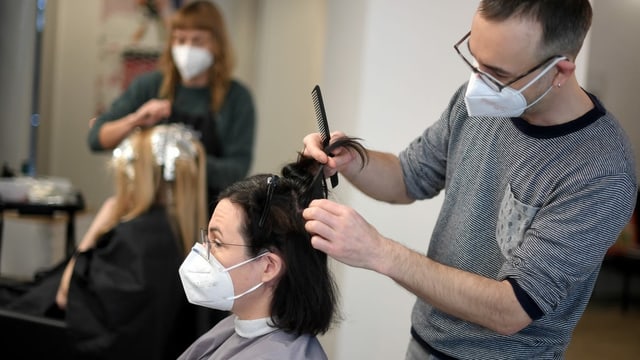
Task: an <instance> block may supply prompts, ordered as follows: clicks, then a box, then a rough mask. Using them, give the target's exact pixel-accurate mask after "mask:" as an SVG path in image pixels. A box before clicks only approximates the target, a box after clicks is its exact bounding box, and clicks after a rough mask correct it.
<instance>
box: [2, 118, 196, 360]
mask: <svg viewBox="0 0 640 360" xmlns="http://www.w3.org/2000/svg"><path fill="white" fill-rule="evenodd" d="M204 158H205V155H204V150H203V149H202V146H201V145H200V143H199V141H198V140H197V138H195V137H194V134H193V133H192V132H191V131H190V130H188V129H186V128H185V127H183V126H181V125H178V124H172V125H161V126H156V127H153V128H147V129H144V130H140V131H136V132H133V133H132V134H131V135H130V136H129V137H127V138H126V139H125V140H124V141H123V142H122V143H121V144H120V145H119V146H118V147H117V148H116V149H115V150H114V151H113V157H112V159H111V160H110V165H111V168H112V170H113V174H114V180H115V185H116V191H115V195H114V196H113V197H111V198H109V199H108V200H107V201H106V202H105V203H104V205H103V206H102V208H101V209H100V211H99V212H98V214H97V215H96V217H95V218H94V220H93V222H92V224H91V226H90V228H89V230H88V232H87V233H86V235H85V236H84V237H83V239H82V241H81V243H80V244H79V245H78V249H77V251H76V253H75V254H74V256H73V257H72V258H71V259H70V260H69V262H68V263H67V264H66V267H64V272H63V274H62V276H61V275H60V273H61V271H54V272H52V273H51V274H49V275H47V278H46V279H45V280H43V281H41V282H39V284H38V285H36V286H35V287H34V288H33V289H31V290H30V291H29V292H27V293H26V294H24V295H23V296H21V297H20V298H18V299H17V300H15V301H13V302H12V303H10V304H9V306H8V307H7V308H8V309H10V310H14V311H21V312H24V313H28V314H32V315H40V316H41V315H46V316H53V317H56V316H57V317H58V318H63V319H64V320H65V322H66V325H67V331H68V334H69V338H70V345H71V347H72V348H73V349H74V350H75V352H76V353H77V355H79V356H78V357H79V358H82V359H175V358H176V356H178V355H179V354H180V353H181V352H182V351H184V349H185V348H186V347H187V346H188V345H189V344H190V343H191V342H192V341H193V340H194V339H195V338H196V337H197V334H196V332H195V326H194V325H193V324H194V321H193V317H192V316H193V314H194V311H193V310H194V309H195V307H193V306H192V305H190V304H189V303H188V302H187V300H186V298H185V296H184V294H183V293H182V287H181V285H180V279H179V276H178V268H179V266H180V264H181V263H182V261H183V259H184V258H185V255H186V253H188V251H189V249H190V248H191V247H192V245H193V244H194V243H195V241H196V239H197V238H198V227H199V224H202V223H203V222H204V221H205V220H206V217H207V216H206V210H205V209H206V208H205V203H204V199H205V196H204ZM59 268H60V269H63V267H59ZM54 299H55V302H54ZM56 304H57V306H56ZM54 310H57V311H54Z"/></svg>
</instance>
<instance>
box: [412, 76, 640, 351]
mask: <svg viewBox="0 0 640 360" xmlns="http://www.w3.org/2000/svg"><path fill="white" fill-rule="evenodd" d="M465 90H466V86H462V87H461V88H460V89H459V90H458V91H457V92H456V94H455V95H454V96H453V98H452V100H451V102H450V104H449V106H448V108H447V110H446V111H445V112H444V113H443V114H442V116H441V118H440V119H439V120H438V121H437V122H436V123H435V124H434V125H433V126H431V127H429V128H428V129H426V130H425V131H424V133H423V134H422V135H420V136H419V137H418V138H416V139H415V140H414V141H413V142H412V143H411V144H410V145H409V146H408V147H407V148H406V149H405V150H404V151H402V152H401V153H400V161H401V164H402V169H403V173H404V177H405V183H406V187H407V190H408V192H409V195H410V196H412V197H413V198H415V199H426V198H431V197H433V196H435V195H437V194H438V193H439V192H440V191H442V190H444V191H445V197H444V203H443V206H442V209H441V211H440V214H439V217H438V221H437V224H436V226H435V229H434V231H433V234H432V237H431V240H430V243H429V250H428V253H427V256H429V257H430V258H431V259H433V260H436V261H438V262H440V263H443V264H446V265H449V266H453V267H456V268H459V269H462V270H465V271H469V272H473V273H476V274H480V275H482V276H485V277H488V278H492V279H496V280H503V279H508V280H509V281H510V282H511V284H512V285H513V286H514V290H515V291H516V294H517V297H518V300H519V301H520V302H521V304H522V305H523V307H524V308H525V310H526V311H527V312H528V313H529V315H530V316H531V317H532V318H533V319H534V321H533V323H531V324H530V325H529V326H528V327H526V328H525V329H523V330H522V331H520V332H519V333H517V334H515V335H512V336H504V335H500V334H497V333H495V332H493V331H491V330H488V329H486V328H484V327H481V326H478V325H475V324H472V323H469V322H465V321H462V320H460V319H457V318H455V317H452V316H449V315H448V314H445V313H443V312H441V311H439V310H438V309H435V308H433V307H432V306H430V305H429V304H427V303H425V302H423V301H421V300H420V299H418V300H417V301H416V304H415V305H414V309H413V312H412V326H413V328H414V330H415V333H417V335H418V336H419V337H420V338H421V339H422V340H424V341H426V342H427V343H428V344H429V345H430V346H432V347H433V348H435V349H436V350H439V351H441V352H443V353H445V354H448V355H450V356H453V357H456V358H460V359H558V358H562V357H563V354H564V351H565V350H566V347H567V345H568V344H569V340H570V338H571V334H572V332H573V329H574V327H575V325H576V323H577V322H578V320H579V318H580V316H581V315H582V313H583V311H584V309H585V306H586V305H587V303H588V301H589V297H590V295H591V293H592V290H593V287H594V284H595V281H596V278H597V275H598V272H599V270H600V264H601V261H602V258H603V256H604V254H605V252H606V250H607V249H608V248H609V246H611V245H612V244H613V243H614V241H615V240H616V238H617V236H618V234H619V233H620V231H621V230H622V228H623V227H624V225H625V224H626V223H627V222H628V220H629V218H630V216H631V213H632V211H633V208H634V205H635V201H636V198H637V182H636V175H635V165H634V159H633V151H632V149H631V146H630V143H629V140H628V139H627V137H626V135H625V134H624V131H623V130H622V128H621V126H620V125H619V124H618V122H617V121H616V119H615V118H614V117H613V116H612V115H611V114H610V113H608V112H607V111H606V110H605V109H604V107H603V106H602V105H601V104H600V102H599V101H598V99H596V98H595V96H593V95H591V94H589V96H590V97H591V99H592V100H593V102H594V104H595V107H594V108H593V109H592V110H591V111H589V112H588V113H587V114H585V115H584V116H582V117H581V118H579V119H576V120H574V121H571V122H569V123H566V124H562V125H557V126H549V127H538V126H532V125H530V124H528V123H526V122H525V121H524V120H523V119H521V118H490V117H469V116H468V115H467V111H466V108H465V104H464V93H465Z"/></svg>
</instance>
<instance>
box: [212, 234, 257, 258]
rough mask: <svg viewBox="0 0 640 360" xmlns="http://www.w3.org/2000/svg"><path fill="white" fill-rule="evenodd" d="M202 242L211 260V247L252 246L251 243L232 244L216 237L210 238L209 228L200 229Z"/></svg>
mask: <svg viewBox="0 0 640 360" xmlns="http://www.w3.org/2000/svg"><path fill="white" fill-rule="evenodd" d="M200 243H201V244H202V245H203V246H204V247H206V248H207V260H209V257H210V256H211V249H214V250H215V249H219V248H222V247H224V246H242V247H250V246H249V245H245V244H230V243H225V242H222V241H220V240H218V239H214V240H210V239H209V232H208V231H207V229H203V228H201V229H200Z"/></svg>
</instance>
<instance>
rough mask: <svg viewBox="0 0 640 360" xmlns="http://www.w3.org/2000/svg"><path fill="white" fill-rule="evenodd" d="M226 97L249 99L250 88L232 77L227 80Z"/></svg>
mask: <svg viewBox="0 0 640 360" xmlns="http://www.w3.org/2000/svg"><path fill="white" fill-rule="evenodd" d="M227 98H228V99H248V100H251V90H249V87H248V86H247V85H245V84H244V83H243V82H241V81H240V80H237V79H232V80H231V81H230V82H229V92H228V93H227Z"/></svg>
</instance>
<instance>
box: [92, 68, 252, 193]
mask: <svg viewBox="0 0 640 360" xmlns="http://www.w3.org/2000/svg"><path fill="white" fill-rule="evenodd" d="M161 84H162V74H161V73H160V72H158V71H153V72H149V73H146V74H143V75H141V76H138V77H137V78H136V79H134V80H133V81H132V83H131V85H130V86H129V87H128V88H127V89H126V91H125V92H124V93H123V94H122V95H120V97H118V98H117V99H116V100H115V101H114V102H113V104H112V105H111V108H109V109H108V110H107V111H106V112H104V113H103V114H101V115H100V116H98V118H97V120H96V123H95V124H94V126H93V127H92V128H91V129H90V130H89V136H88V142H89V147H90V148H91V150H92V151H104V150H107V149H104V148H103V147H102V145H101V144H100V141H99V139H98V133H99V132H100V128H101V127H102V125H103V124H104V123H106V122H109V121H114V120H117V119H120V118H122V117H124V116H126V115H128V114H130V113H132V112H134V111H136V110H137V109H138V108H139V107H140V106H142V105H143V104H144V103H145V102H147V101H149V100H151V99H154V98H158V92H159V89H160V85H161ZM210 101H211V92H210V90H209V88H208V87H201V88H188V87H184V86H178V88H177V90H176V97H175V100H174V102H173V104H172V108H171V113H172V114H171V118H170V119H169V121H171V122H185V123H192V125H193V127H194V128H195V130H198V131H201V132H202V131H203V130H206V129H208V130H207V131H208V133H207V134H202V135H203V144H204V146H205V149H206V150H207V184H208V188H209V201H210V202H211V201H212V200H213V199H214V197H215V196H217V193H218V192H220V191H221V190H222V189H224V188H225V187H227V186H228V185H230V184H231V183H233V182H234V181H236V180H239V179H242V178H244V177H245V176H246V175H247V173H248V171H249V167H250V165H251V160H252V155H253V146H254V133H255V109H254V104H253V100H252V97H251V94H250V92H249V90H248V89H247V88H246V87H244V86H243V85H242V84H240V83H239V82H237V81H232V82H231V85H230V88H229V92H228V93H227V96H226V98H225V101H224V104H223V106H222V108H221V109H220V111H219V112H217V113H216V114H211V112H210ZM183 119H198V121H196V122H193V121H183ZM211 132H214V133H217V134H215V135H213V136H211V134H210V133H211Z"/></svg>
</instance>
